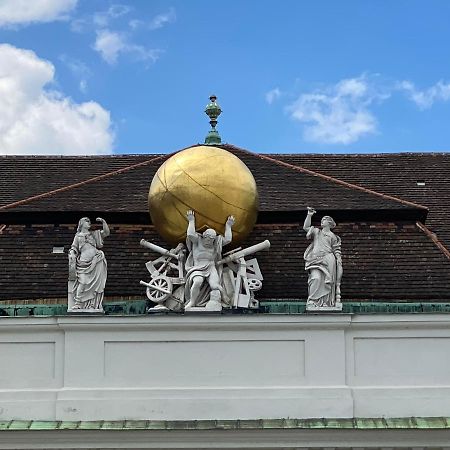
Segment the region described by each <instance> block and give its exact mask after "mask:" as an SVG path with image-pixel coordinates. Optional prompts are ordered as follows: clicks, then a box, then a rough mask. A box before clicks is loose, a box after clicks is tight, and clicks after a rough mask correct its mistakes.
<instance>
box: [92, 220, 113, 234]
mask: <svg viewBox="0 0 450 450" xmlns="http://www.w3.org/2000/svg"><path fill="white" fill-rule="evenodd" d="M95 220H96V221H97V222H101V223H102V226H103V228H102V230H101V231H100V233H101V235H102V238H103V239H105V237H108V236H109V235H110V234H111V233H110V231H109V227H108V224H107V223H106V220H105V219H102V218H101V217H97V218H96V219H95Z"/></svg>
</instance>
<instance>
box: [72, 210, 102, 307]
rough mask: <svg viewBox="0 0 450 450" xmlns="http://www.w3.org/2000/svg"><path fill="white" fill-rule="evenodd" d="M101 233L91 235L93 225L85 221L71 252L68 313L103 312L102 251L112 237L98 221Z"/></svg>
mask: <svg viewBox="0 0 450 450" xmlns="http://www.w3.org/2000/svg"><path fill="white" fill-rule="evenodd" d="M96 220H97V222H101V223H102V225H103V227H102V230H95V231H91V230H90V228H91V221H90V220H89V218H88V217H83V218H81V219H80V220H79V222H78V228H77V233H76V234H75V238H74V240H73V243H72V246H71V247H70V250H69V283H68V297H69V305H68V311H80V310H88V311H89V312H103V294H104V290H105V284H106V275H107V265H106V259H105V254H104V253H103V252H102V251H101V250H99V249H100V248H102V247H103V240H104V239H105V237H107V236H109V227H108V224H107V223H106V222H105V220H104V219H101V218H100V217H98V218H97V219H96Z"/></svg>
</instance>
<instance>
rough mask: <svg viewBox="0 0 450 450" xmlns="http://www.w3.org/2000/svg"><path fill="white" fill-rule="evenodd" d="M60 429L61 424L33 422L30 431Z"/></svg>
mask: <svg viewBox="0 0 450 450" xmlns="http://www.w3.org/2000/svg"><path fill="white" fill-rule="evenodd" d="M57 429H59V422H49V421H33V422H31V424H30V428H29V430H57Z"/></svg>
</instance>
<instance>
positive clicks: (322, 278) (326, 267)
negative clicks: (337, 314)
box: [303, 207, 342, 311]
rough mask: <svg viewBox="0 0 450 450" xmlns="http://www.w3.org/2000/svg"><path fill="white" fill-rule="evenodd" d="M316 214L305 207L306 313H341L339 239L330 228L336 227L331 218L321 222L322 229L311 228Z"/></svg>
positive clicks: (327, 217)
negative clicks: (309, 240) (306, 242)
mask: <svg viewBox="0 0 450 450" xmlns="http://www.w3.org/2000/svg"><path fill="white" fill-rule="evenodd" d="M315 213H316V211H315V210H314V208H310V207H308V214H307V216H306V219H305V223H304V224H303V229H304V230H305V231H306V237H307V239H312V243H311V244H310V245H309V246H308V248H307V249H306V251H305V254H304V259H305V270H307V271H308V300H307V302H306V309H307V310H310V311H311V310H338V311H339V310H342V303H341V278H342V260H341V239H340V237H339V236H336V235H335V234H334V233H333V232H332V231H331V229H332V228H334V227H335V226H336V223H335V221H334V220H333V219H332V218H331V217H330V216H324V217H322V220H321V229H320V228H316V227H313V226H311V218H312V216H313V215H314V214H315Z"/></svg>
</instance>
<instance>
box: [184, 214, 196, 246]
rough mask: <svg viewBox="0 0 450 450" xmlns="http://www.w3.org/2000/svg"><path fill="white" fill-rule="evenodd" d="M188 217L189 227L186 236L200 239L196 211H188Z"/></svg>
mask: <svg viewBox="0 0 450 450" xmlns="http://www.w3.org/2000/svg"><path fill="white" fill-rule="evenodd" d="M186 217H187V219H188V227H187V231H186V236H187V237H188V238H190V239H191V241H193V242H196V241H197V240H198V234H197V232H196V231H195V213H194V211H192V210H191V209H190V210H189V211H188V212H187V213H186Z"/></svg>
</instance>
